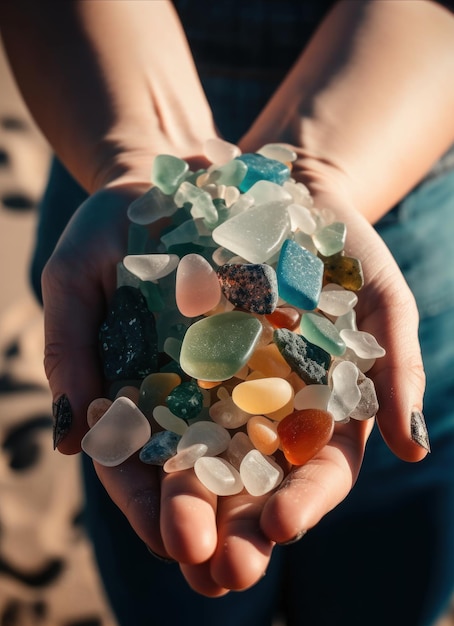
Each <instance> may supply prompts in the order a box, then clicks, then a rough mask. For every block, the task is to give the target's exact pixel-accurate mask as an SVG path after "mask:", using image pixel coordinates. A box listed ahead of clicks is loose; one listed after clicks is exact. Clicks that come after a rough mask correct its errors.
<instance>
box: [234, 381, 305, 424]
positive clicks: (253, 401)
mask: <svg viewBox="0 0 454 626" xmlns="http://www.w3.org/2000/svg"><path fill="white" fill-rule="evenodd" d="M232 399H233V401H234V402H235V404H236V405H237V406H239V407H240V409H242V410H243V411H246V412H247V413H251V414H252V415H257V414H262V415H263V414H268V413H272V412H274V411H278V410H279V409H281V408H282V407H283V406H285V405H287V404H288V402H289V401H290V400H292V399H293V387H292V386H291V385H290V383H289V382H288V381H286V380H284V379H283V378H277V377H274V378H261V379H257V380H246V381H244V382H242V383H239V384H238V385H236V387H234V388H233V391H232Z"/></svg>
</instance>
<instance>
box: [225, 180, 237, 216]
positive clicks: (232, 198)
mask: <svg viewBox="0 0 454 626" xmlns="http://www.w3.org/2000/svg"><path fill="white" fill-rule="evenodd" d="M239 199H240V192H239V189H237V188H236V187H233V185H226V188H225V194H224V201H225V206H226V207H227V208H228V209H229V208H230V207H231V206H232V205H233V204H235V202H238V200H239ZM229 214H230V213H229Z"/></svg>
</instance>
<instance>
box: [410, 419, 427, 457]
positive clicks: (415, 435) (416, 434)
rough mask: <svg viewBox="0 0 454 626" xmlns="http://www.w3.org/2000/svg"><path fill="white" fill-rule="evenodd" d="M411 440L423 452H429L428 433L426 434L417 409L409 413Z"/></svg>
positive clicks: (424, 424) (422, 420)
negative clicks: (422, 449)
mask: <svg viewBox="0 0 454 626" xmlns="http://www.w3.org/2000/svg"><path fill="white" fill-rule="evenodd" d="M410 424H411V438H412V439H413V441H415V442H416V443H417V444H418V445H420V446H421V447H422V448H424V450H427V452H430V442H429V433H428V432H427V426H426V422H425V420H424V415H423V414H422V413H421V411H419V410H418V409H413V411H412V412H411V421H410Z"/></svg>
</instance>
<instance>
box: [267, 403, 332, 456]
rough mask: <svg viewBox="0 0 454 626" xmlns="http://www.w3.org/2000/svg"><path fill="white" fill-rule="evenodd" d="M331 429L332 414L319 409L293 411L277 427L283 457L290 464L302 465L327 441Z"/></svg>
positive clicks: (330, 434)
mask: <svg viewBox="0 0 454 626" xmlns="http://www.w3.org/2000/svg"><path fill="white" fill-rule="evenodd" d="M333 430H334V419H333V416H332V415H331V413H329V412H328V411H321V410H319V409H304V410H302V411H295V412H294V413H292V414H291V415H288V416H287V417H286V418H284V419H283V420H282V421H281V422H279V424H278V427H277V432H278V434H279V437H280V440H281V446H282V450H283V452H284V455H285V458H286V459H287V460H288V462H289V463H292V465H304V464H305V463H307V462H308V461H309V460H310V459H312V458H313V457H314V456H315V455H316V454H317V453H318V452H320V450H321V449H322V448H324V447H325V446H326V444H327V443H328V442H329V440H330V439H331V437H332V434H333Z"/></svg>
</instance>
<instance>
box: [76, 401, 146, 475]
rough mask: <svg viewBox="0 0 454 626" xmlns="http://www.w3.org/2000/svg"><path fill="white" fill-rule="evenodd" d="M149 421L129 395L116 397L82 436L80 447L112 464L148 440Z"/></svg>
mask: <svg viewBox="0 0 454 626" xmlns="http://www.w3.org/2000/svg"><path fill="white" fill-rule="evenodd" d="M150 435H151V427H150V422H149V421H148V420H147V418H146V417H145V415H144V414H143V413H142V411H140V409H139V408H138V407H137V406H136V405H135V404H134V402H132V401H131V400H130V399H129V398H125V397H120V398H117V399H116V400H115V401H114V402H113V403H112V405H111V406H110V407H109V409H108V410H107V411H106V412H105V413H104V415H103V416H102V417H101V419H100V420H98V421H97V422H96V424H95V425H94V426H93V428H91V429H90V430H89V431H88V432H87V434H86V435H85V436H84V438H83V439H82V443H81V446H82V450H83V451H84V452H86V454H88V456H90V457H91V458H92V459H94V460H95V461H97V462H98V463H101V465H105V466H106V467H114V466H116V465H120V464H121V463H123V462H124V461H126V459H128V458H129V457H130V456H132V455H133V454H134V453H135V452H137V451H138V450H140V448H141V447H142V446H143V445H144V444H145V443H146V442H147V441H148V439H149V438H150Z"/></svg>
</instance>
